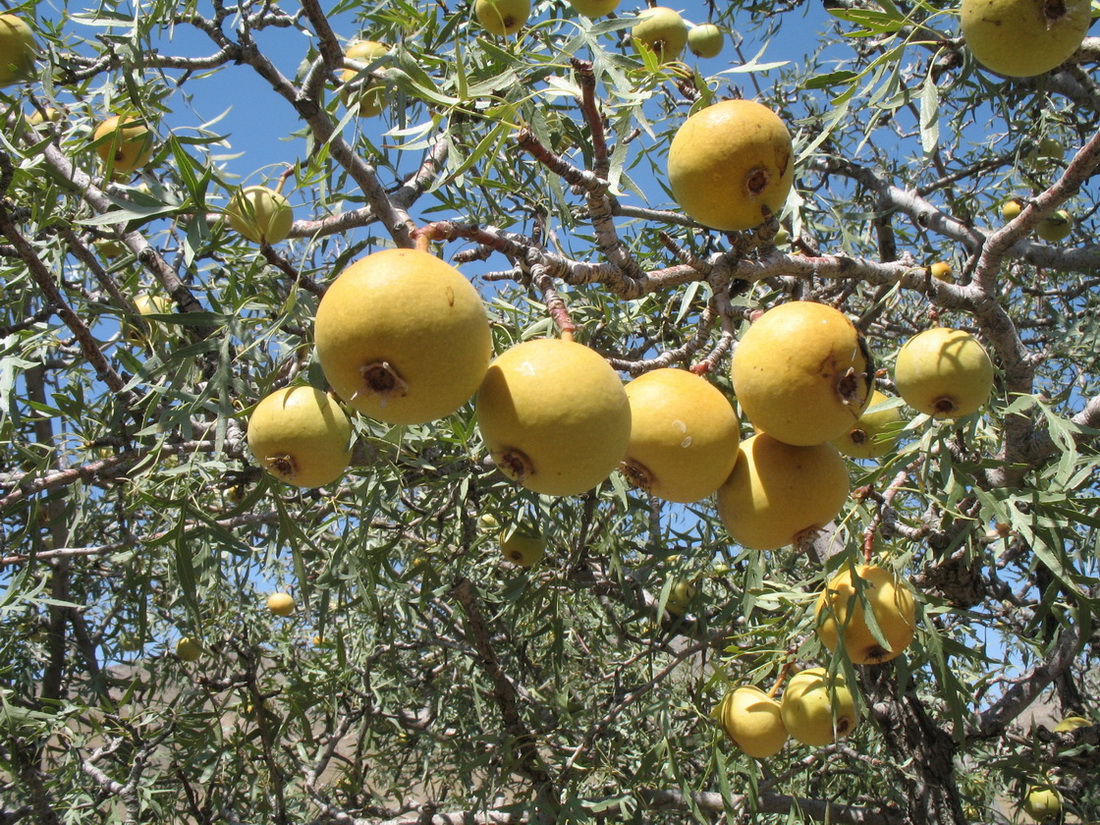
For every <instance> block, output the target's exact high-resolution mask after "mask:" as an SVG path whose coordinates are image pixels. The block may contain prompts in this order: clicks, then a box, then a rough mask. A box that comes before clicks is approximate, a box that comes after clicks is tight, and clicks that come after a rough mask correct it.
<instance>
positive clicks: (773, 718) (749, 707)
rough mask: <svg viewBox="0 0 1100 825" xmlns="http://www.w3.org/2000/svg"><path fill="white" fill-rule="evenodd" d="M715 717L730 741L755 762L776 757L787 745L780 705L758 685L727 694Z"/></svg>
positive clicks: (737, 689)
mask: <svg viewBox="0 0 1100 825" xmlns="http://www.w3.org/2000/svg"><path fill="white" fill-rule="evenodd" d="M716 715H717V717H718V724H719V725H721V726H722V730H723V731H725V733H726V736H728V737H729V739H730V741H731V742H733V744H734V745H736V746H737V747H738V748H740V749H741V750H742V751H744V752H745V753H746V754H748V755H749V756H751V757H753V758H754V759H767V758H768V757H769V756H775V755H776V754H777V753H779V751H780V750H781V749H782V748H783V745H785V744H786V742H787V737H788V734H787V728H786V727H785V726H784V725H783V713H782V711H781V709H780V705H779V702H777V701H776V700H775V699H773V698H772V697H770V696H768V694H766V693H765V692H764V691H762V690H761V689H760V688H758V687H756V686H755V685H743V686H742V687H739V688H736V689H734V690H731V691H730V692H729V693H727V694H726V695H725V696H724V697H723V699H722V701H721V703H720V704H719V705H718V709H717V714H716Z"/></svg>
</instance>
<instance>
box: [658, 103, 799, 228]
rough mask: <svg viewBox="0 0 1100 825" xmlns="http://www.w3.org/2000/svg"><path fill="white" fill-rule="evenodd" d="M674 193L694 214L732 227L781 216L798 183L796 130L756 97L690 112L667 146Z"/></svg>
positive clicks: (703, 220)
mask: <svg viewBox="0 0 1100 825" xmlns="http://www.w3.org/2000/svg"><path fill="white" fill-rule="evenodd" d="M668 181H669V185H670V186H671V188H672V196H673V197H674V198H675V199H676V202H677V203H678V204H679V205H680V207H681V208H682V209H683V210H684V212H686V213H687V214H688V216H689V217H691V218H693V219H694V220H696V221H698V222H699V223H701V224H703V225H704V226H709V227H710V228H711V229H720V230H723V231H726V232H731V231H735V230H741V229H752V228H753V227H754V226H757V225H759V224H760V223H762V222H763V221H764V220H765V219H766V218H768V217H769V216H771V215H777V214H778V213H779V212H780V211H781V210H782V209H783V204H784V203H786V201H787V194H788V193H789V192H790V191H791V184H792V183H793V182H794V153H793V151H792V149H791V133H790V132H789V131H787V127H786V125H785V124H784V123H783V121H782V120H780V119H779V116H778V115H777V114H776V113H775V112H773V111H772V110H771V109H769V108H768V107H767V106H764V105H762V104H760V103H756V102H754V101H751V100H723V101H721V102H719V103H715V104H714V105H712V106H707V107H706V108H705V109H700V110H699V111H698V112H696V113H695V114H693V115H691V116H690V117H689V118H688V119H687V120H685V121H684V123H683V124H682V125H681V126H680V128H679V129H678V130H677V132H676V136H675V137H674V138H673V139H672V143H671V144H670V145H669V149H668Z"/></svg>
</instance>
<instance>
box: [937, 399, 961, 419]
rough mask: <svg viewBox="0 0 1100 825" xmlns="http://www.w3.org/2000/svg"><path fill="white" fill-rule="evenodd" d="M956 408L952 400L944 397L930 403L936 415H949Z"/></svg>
mask: <svg viewBox="0 0 1100 825" xmlns="http://www.w3.org/2000/svg"><path fill="white" fill-rule="evenodd" d="M958 408H959V407H958V405H957V404H956V403H955V402H954V400H952V399H951V398H950V397H948V396H946V395H945V396H943V397H941V398H937V399H936V400H935V401H933V402H932V409H934V410H935V411H936V414H937V415H951V414H952V413H953V412H955V410H957V409H958Z"/></svg>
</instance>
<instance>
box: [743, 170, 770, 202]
mask: <svg viewBox="0 0 1100 825" xmlns="http://www.w3.org/2000/svg"><path fill="white" fill-rule="evenodd" d="M769 180H771V178H770V176H769V175H768V170H767V169H765V168H764V167H763V166H757V167H756V168H755V169H751V170H749V173H748V175H746V176H745V191H746V192H747V193H748V194H749V195H750V196H752V197H759V196H760V194H761V193H762V192H763V191H764V190H765V189H767V188H768V181H769Z"/></svg>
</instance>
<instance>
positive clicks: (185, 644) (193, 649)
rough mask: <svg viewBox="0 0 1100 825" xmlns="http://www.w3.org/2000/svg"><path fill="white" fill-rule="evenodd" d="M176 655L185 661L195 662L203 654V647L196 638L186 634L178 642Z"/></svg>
mask: <svg viewBox="0 0 1100 825" xmlns="http://www.w3.org/2000/svg"><path fill="white" fill-rule="evenodd" d="M176 656H177V657H178V658H180V659H182V660H183V661H185V662H194V661H195V660H197V659H198V658H199V657H200V656H202V648H201V647H200V646H199V643H198V642H196V641H195V640H194V639H190V638H188V637H187V636H184V637H183V638H181V639H180V640H179V641H178V642H176Z"/></svg>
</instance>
